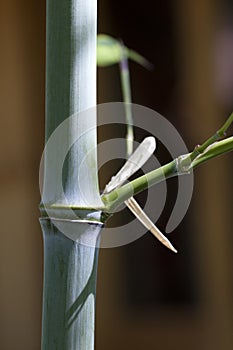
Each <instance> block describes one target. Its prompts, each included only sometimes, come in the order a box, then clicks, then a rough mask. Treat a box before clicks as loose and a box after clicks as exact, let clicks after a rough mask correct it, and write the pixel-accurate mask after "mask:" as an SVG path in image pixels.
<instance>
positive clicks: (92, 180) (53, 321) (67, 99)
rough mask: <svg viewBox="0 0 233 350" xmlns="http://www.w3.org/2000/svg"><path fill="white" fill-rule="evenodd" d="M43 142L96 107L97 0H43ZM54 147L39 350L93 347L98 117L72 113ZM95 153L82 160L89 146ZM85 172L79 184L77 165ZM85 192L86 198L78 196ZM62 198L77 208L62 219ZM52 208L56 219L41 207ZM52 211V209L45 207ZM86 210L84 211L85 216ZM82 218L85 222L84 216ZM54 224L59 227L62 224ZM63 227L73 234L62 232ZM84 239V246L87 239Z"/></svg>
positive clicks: (48, 163)
mask: <svg viewBox="0 0 233 350" xmlns="http://www.w3.org/2000/svg"><path fill="white" fill-rule="evenodd" d="M46 16H47V28H46V32H47V38H46V127H45V129H46V130H45V133H46V142H47V141H49V139H50V136H51V135H52V134H53V132H54V131H55V130H56V128H57V127H58V126H59V125H60V124H61V123H62V122H63V121H65V120H66V119H67V118H69V117H70V116H71V115H74V114H76V113H79V112H81V111H83V110H85V109H88V108H91V107H95V105H96V37H97V32H96V19H97V0H59V1H57V0H47V13H46ZM67 120H69V122H68V123H69V124H68V128H66V132H65V133H63V134H62V135H61V138H60V139H59V140H57V144H56V147H55V149H54V152H52V153H51V152H50V153H46V152H45V156H44V167H45V170H44V181H43V182H44V187H43V193H42V202H41V206H40V207H41V214H42V218H41V219H40V223H41V227H42V231H43V239H44V292H43V325H42V350H93V349H94V328H95V327H94V324H95V290H96V273H97V263H98V241H99V235H100V230H101V227H102V223H101V222H100V216H101V211H98V209H95V210H94V214H93V215H94V217H95V220H96V222H94V223H93V222H91V221H89V220H88V218H89V216H90V212H91V210H90V207H91V208H98V207H100V206H102V201H101V198H100V194H99V188H98V177H97V158H96V116H95V114H94V113H90V115H89V118H88V119H87V118H86V119H84V118H79V119H74V118H69V119H67ZM82 134H83V135H85V136H84V137H82V139H81V143H79V145H77V144H74V145H73V146H72V148H71V149H70V151H69V153H68V155H67V158H66V162H65V164H64V169H63V170H64V173H63V188H64V194H65V196H63V194H62V193H59V191H57V188H58V186H57V182H56V181H57V169H58V162H59V155H60V153H61V151H62V147H64V144H65V145H72V144H73V141H74V140H76V139H77V138H78V137H79V136H80V135H82ZM90 149H91V150H92V151H91V155H90V152H89V157H88V158H86V153H87V150H90ZM83 161H84V162H87V164H86V167H87V168H88V172H87V173H86V176H85V177H81V178H80V179H79V181H77V178H78V177H77V174H78V169H79V165H80V164H81V162H83ZM81 189H82V193H84V194H85V198H83V197H82V195H81ZM67 203H68V205H69V206H71V207H75V208H78V214H79V217H78V218H77V220H72V221H71V220H69V219H67V210H66V209H67ZM51 207H54V208H55V209H54V210H53V216H54V219H51V218H49V217H48V215H47V212H46V209H47V210H48V209H49V208H51ZM48 213H49V214H50V215H49V216H51V212H48ZM87 214H88V215H89V216H88V217H87ZM83 219H85V220H84V221H83ZM58 224H63V226H62V229H60V226H59V225H58ZM66 224H67V225H70V224H71V225H73V226H75V227H74V228H75V229H74V231H75V235H73V236H72V237H70V236H69V235H68V236H67V235H66V229H65V228H66ZM87 241H88V244H87Z"/></svg>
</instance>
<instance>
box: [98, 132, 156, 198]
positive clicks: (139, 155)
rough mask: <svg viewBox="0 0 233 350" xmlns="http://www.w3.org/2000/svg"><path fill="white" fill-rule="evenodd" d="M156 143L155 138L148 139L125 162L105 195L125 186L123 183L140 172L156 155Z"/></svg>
mask: <svg viewBox="0 0 233 350" xmlns="http://www.w3.org/2000/svg"><path fill="white" fill-rule="evenodd" d="M155 147H156V141H155V138H154V137H153V136H149V137H146V138H145V139H144V140H143V141H142V143H141V144H140V145H139V146H138V148H137V149H136V150H135V151H134V153H133V154H132V155H131V156H130V157H129V159H128V160H127V161H126V162H125V164H124V165H123V167H122V168H121V169H120V170H119V171H118V173H117V174H116V175H115V176H113V177H112V179H111V180H110V182H109V183H108V184H107V185H106V187H105V190H104V193H105V194H106V193H109V192H111V191H113V190H114V189H115V188H117V187H119V186H121V185H123V183H124V182H125V181H126V180H127V179H128V178H129V177H130V176H132V175H133V174H134V173H136V171H138V170H139V169H140V168H141V167H142V166H143V165H144V164H145V163H146V161H147V160H148V159H149V158H150V156H151V155H152V154H153V153H154V151H155Z"/></svg>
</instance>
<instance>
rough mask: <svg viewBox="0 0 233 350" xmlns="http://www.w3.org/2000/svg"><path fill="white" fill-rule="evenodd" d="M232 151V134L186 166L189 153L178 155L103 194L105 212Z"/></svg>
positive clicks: (208, 148) (112, 210)
mask: <svg viewBox="0 0 233 350" xmlns="http://www.w3.org/2000/svg"><path fill="white" fill-rule="evenodd" d="M230 151H233V136H232V137H229V138H227V139H225V140H222V141H218V142H215V143H213V144H211V145H210V146H209V147H207V148H206V150H205V152H203V153H202V154H199V155H198V156H197V157H196V158H195V160H194V161H193V162H192V163H190V164H189V166H188V167H187V166H186V163H184V162H183V160H184V159H190V155H191V154H192V153H189V154H185V155H182V156H179V157H178V158H176V159H174V160H173V161H172V162H170V163H168V164H166V165H163V166H161V167H160V168H158V169H155V170H153V171H151V172H149V173H148V174H145V175H143V176H141V177H139V178H137V179H135V180H133V181H131V182H129V183H127V184H126V185H124V186H122V187H120V188H117V189H115V190H113V191H112V192H110V193H109V194H106V195H103V196H102V200H103V202H104V204H105V210H106V211H107V212H114V211H115V209H116V208H117V207H118V206H119V205H120V204H122V203H123V202H124V201H126V200H127V199H128V198H130V197H132V196H133V195H135V194H137V193H140V192H142V191H144V190H145V189H147V188H149V187H151V186H153V185H155V184H158V183H159V182H161V181H164V180H166V179H168V178H170V177H174V176H178V175H185V174H189V173H190V171H192V169H195V168H196V167H197V166H198V165H200V164H202V163H204V162H206V161H207V160H209V159H212V158H215V157H217V156H219V155H222V154H225V153H227V152H230Z"/></svg>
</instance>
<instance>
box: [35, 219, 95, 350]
mask: <svg viewBox="0 0 233 350" xmlns="http://www.w3.org/2000/svg"><path fill="white" fill-rule="evenodd" d="M75 225H76V226H77V240H76V241H73V240H71V239H69V238H67V237H66V236H65V235H64V234H63V233H61V232H60V231H59V230H58V228H57V227H56V226H55V225H54V224H53V222H51V220H50V219H48V218H42V219H41V227H42V230H43V236H44V262H45V263H44V302H43V327H42V349H43V350H55V349H56V350H83V349H86V350H93V349H94V326H95V297H96V275H97V265H98V248H96V246H97V245H98V241H99V237H100V230H101V225H96V224H94V225H93V224H84V225H82V226H81V229H80V224H76V223H75ZM85 236H89V244H90V245H89V246H87V245H85V244H84V243H85Z"/></svg>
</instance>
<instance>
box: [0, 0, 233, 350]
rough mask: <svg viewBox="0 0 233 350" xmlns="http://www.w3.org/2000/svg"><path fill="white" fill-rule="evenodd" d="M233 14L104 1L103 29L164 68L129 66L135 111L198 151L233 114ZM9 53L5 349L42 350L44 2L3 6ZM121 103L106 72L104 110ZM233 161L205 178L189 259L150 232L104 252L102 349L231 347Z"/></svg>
mask: <svg viewBox="0 0 233 350" xmlns="http://www.w3.org/2000/svg"><path fill="white" fill-rule="evenodd" d="M232 16H233V11H232V7H231V4H230V1H228V3H227V1H225V2H224V1H220V0H218V1H217V0H216V1H212V0H202V1H199V0H196V1H191V0H186V1H185V0H178V1H171V0H169V1H161V0H144V1H136V0H135V1H130V0H124V1H123V0H118V1H107V0H100V1H99V31H101V32H105V33H109V34H111V35H114V36H116V37H121V38H123V39H124V41H125V43H126V44H127V45H128V46H129V47H132V48H134V49H135V50H137V51H139V52H140V53H142V54H143V55H144V56H146V57H147V58H148V59H149V60H150V61H151V62H152V63H153V64H154V67H155V69H154V71H153V72H152V73H151V72H147V71H145V70H144V69H142V68H141V67H138V66H137V65H136V64H133V63H132V64H131V75H132V83H133V100H134V102H136V103H139V104H142V105H145V106H148V107H151V108H153V109H155V110H156V111H158V112H160V113H161V114H163V115H164V116H165V117H167V118H168V119H169V120H170V121H171V122H172V123H173V124H174V125H175V126H176V127H177V129H178V130H179V131H180V133H181V135H182V136H183V137H184V140H185V141H186V143H187V145H188V147H190V148H191V147H193V146H194V145H195V144H196V143H198V142H202V141H203V140H204V139H205V138H206V137H207V136H209V135H210V134H212V133H213V132H214V131H215V130H216V129H217V127H218V126H219V125H220V124H221V123H222V122H223V120H224V118H225V117H226V115H227V114H228V113H229V112H230V111H231V109H232V107H233V99H232V87H233V86H232V80H233V79H232V76H233V69H232V65H231V63H230V62H231V61H233V59H231V58H232V56H231V55H232V47H233V40H231V39H232V38H233V36H232ZM0 48H1V50H0V78H1V79H0V108H1V124H0V125H1V128H0V130H1V137H0V160H1V171H0V193H1V201H0V349H3V350H16V349H17V350H25V349H26V350H39V349H40V329H41V298H42V293H41V291H42V266H43V265H42V264H43V248H42V237H41V232H40V228H39V224H38V216H39V211H38V209H37V206H38V203H39V200H40V197H39V190H38V167H39V161H40V156H41V152H42V149H43V138H44V131H43V130H44V84H45V80H44V65H45V2H44V1H42V2H39V1H28V0H17V1H16V0H7V1H5V0H1V1H0ZM120 99H121V95H120V85H119V77H118V69H117V67H113V68H107V69H105V70H103V69H101V70H100V72H99V102H107V101H119V100H120ZM161 156H162V155H161ZM160 160H161V162H163V161H165V160H163V159H160ZM232 163H233V161H232V154H229V155H227V156H225V157H223V158H220V159H217V160H215V161H212V162H210V163H208V164H206V165H205V166H203V167H202V168H200V169H198V170H197V171H196V173H195V189H194V196H193V200H192V204H191V206H190V208H189V211H188V214H187V215H186V217H185V219H184V221H183V223H182V224H181V225H180V226H179V228H178V229H177V230H176V232H174V233H173V235H172V236H171V239H172V241H173V242H174V244H175V245H176V246H177V247H178V249H179V251H180V253H179V255H172V254H171V253H169V252H167V251H166V250H165V249H164V248H163V247H161V246H160V245H159V244H157V242H155V240H154V239H153V237H150V235H149V234H147V235H145V236H144V237H143V238H141V239H140V240H138V241H137V242H134V243H132V244H131V245H129V246H127V247H122V248H114V249H106V250H101V252H100V263H99V275H98V276H99V277H98V291H97V293H98V297H97V299H98V300H97V332H96V349H97V350H100V349H101V350H104V349H109V348H111V349H112V350H116V349H122V350H126V349H127V350H128V349H135V350H139V349H144V348H145V349H148V350H149V349H157V348H163V349H164V350H170V349H173V350H174V349H180V350H182V349H187V348H188V349H190V350H197V349H198V350H199V349H200V350H208V349H211V350H219V349H223V350H230V349H232V346H233V316H232V315H233V279H232V261H233V258H232V246H233V238H232V194H233V187H232V181H231V180H232V175H231V173H232ZM110 170H111V169H110ZM102 182H104V180H103V179H102ZM173 184H174V186H176V183H175V182H174V183H173ZM174 186H173V185H172V186H170V187H169V188H170V191H171V192H172V188H171V187H174ZM171 203H172V193H171ZM170 206H171V205H170ZM170 206H169V204H168V208H167V211H165V213H164V215H163V217H162V218H161V219H160V221H159V223H160V226H161V227H162V228H163V227H165V224H166V222H167V218H168V216H167V215H168V213H169V210H170V209H171V208H170Z"/></svg>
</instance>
